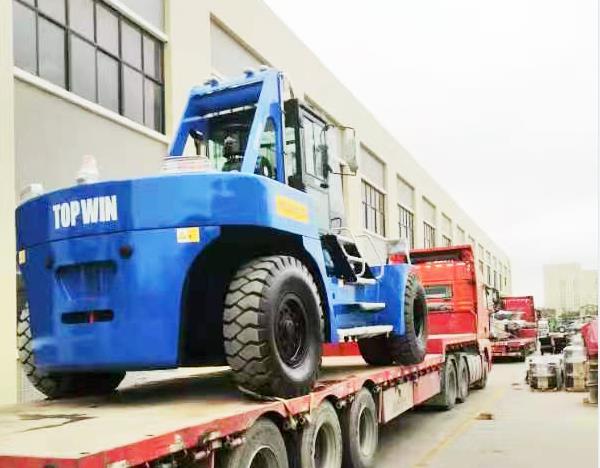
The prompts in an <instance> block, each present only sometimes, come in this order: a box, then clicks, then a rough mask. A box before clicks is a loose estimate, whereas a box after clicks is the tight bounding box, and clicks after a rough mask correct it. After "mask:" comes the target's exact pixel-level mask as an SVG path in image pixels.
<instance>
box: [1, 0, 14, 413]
mask: <svg viewBox="0 0 600 468" xmlns="http://www.w3.org/2000/svg"><path fill="white" fill-rule="evenodd" d="M12 18H13V15H12V2H10V1H0V371H1V372H2V375H1V376H0V405H2V404H11V403H16V402H17V397H18V391H17V380H18V379H17V351H16V349H17V342H16V340H17V338H16V335H17V331H16V318H15V317H16V316H15V314H16V307H17V306H16V284H15V280H16V277H15V268H16V267H15V228H14V226H15V223H14V210H15V203H16V200H15V151H14V102H13V93H14V84H13V72H12V69H13V54H12Z"/></svg>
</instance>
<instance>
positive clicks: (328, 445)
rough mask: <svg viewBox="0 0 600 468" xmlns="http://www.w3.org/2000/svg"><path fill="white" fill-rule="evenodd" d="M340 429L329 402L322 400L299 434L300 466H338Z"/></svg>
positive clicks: (321, 467) (340, 448)
mask: <svg viewBox="0 0 600 468" xmlns="http://www.w3.org/2000/svg"><path fill="white" fill-rule="evenodd" d="M342 452H343V447H342V429H341V427H340V421H339V419H338V416H337V413H336V411H335V409H334V407H333V405H332V404H331V403H329V402H328V401H324V402H323V403H321V406H319V408H317V410H316V411H315V412H314V413H313V414H312V415H311V422H310V424H309V425H308V426H306V427H305V428H304V430H303V431H302V435H301V436H300V468H340V467H341V466H342Z"/></svg>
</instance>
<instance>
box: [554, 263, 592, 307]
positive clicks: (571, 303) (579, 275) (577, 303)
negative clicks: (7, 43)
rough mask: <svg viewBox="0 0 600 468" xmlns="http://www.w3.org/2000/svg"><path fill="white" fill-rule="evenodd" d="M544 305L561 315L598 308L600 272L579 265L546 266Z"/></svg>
mask: <svg viewBox="0 0 600 468" xmlns="http://www.w3.org/2000/svg"><path fill="white" fill-rule="evenodd" d="M544 305H545V306H546V307H548V308H550V309H555V310H556V311H557V312H561V313H562V312H577V311H579V310H580V308H581V307H584V306H588V305H596V306H597V305H598V271H597V270H584V269H583V268H581V265H579V264H577V263H563V264H558V265H544Z"/></svg>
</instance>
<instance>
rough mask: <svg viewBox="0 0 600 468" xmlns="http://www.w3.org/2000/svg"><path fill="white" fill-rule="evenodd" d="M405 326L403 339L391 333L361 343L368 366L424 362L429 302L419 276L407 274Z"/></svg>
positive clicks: (361, 349)
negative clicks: (426, 299)
mask: <svg viewBox="0 0 600 468" xmlns="http://www.w3.org/2000/svg"><path fill="white" fill-rule="evenodd" d="M404 326H405V332H404V335H402V336H397V335H394V334H390V335H388V336H384V335H380V336H375V337H371V338H363V339H359V340H358V348H359V349H360V353H361V355H362V357H363V359H364V360H365V362H367V363H368V364H371V365H374V366H386V365H391V364H394V363H396V364H401V365H413V364H419V363H420V362H423V359H425V355H426V354H427V353H426V348H427V334H428V333H427V303H426V301H425V290H424V289H423V286H421V283H420V282H419V279H418V278H417V276H416V275H415V274H413V273H410V274H409V275H408V278H407V280H406V290H405V293H404Z"/></svg>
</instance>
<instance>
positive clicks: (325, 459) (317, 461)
mask: <svg viewBox="0 0 600 468" xmlns="http://www.w3.org/2000/svg"><path fill="white" fill-rule="evenodd" d="M334 438H335V433H334V432H333V428H332V427H331V426H330V425H328V424H323V425H321V426H320V427H319V429H318V430H317V434H316V436H315V442H314V451H313V453H314V465H313V466H314V467H315V468H327V467H329V466H331V465H332V463H333V457H334V452H333V449H332V445H333V444H334V443H335V442H334V441H333V439H334Z"/></svg>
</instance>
